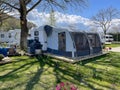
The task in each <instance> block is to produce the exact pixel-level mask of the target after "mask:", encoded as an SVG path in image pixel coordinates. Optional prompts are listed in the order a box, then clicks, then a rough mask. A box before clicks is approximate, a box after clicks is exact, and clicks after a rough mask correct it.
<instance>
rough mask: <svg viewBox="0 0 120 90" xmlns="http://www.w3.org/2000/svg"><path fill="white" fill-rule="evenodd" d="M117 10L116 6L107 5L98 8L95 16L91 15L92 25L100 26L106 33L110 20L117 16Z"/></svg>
mask: <svg viewBox="0 0 120 90" xmlns="http://www.w3.org/2000/svg"><path fill="white" fill-rule="evenodd" d="M118 15H119V11H118V10H117V9H116V8H113V7H109V8H107V9H102V10H100V11H99V12H98V13H97V14H96V15H95V16H93V17H92V20H93V23H94V25H96V26H97V27H101V28H102V29H103V31H104V34H105V35H106V32H107V31H108V30H109V28H110V27H111V24H112V23H111V22H112V20H113V19H114V18H116V17H118Z"/></svg>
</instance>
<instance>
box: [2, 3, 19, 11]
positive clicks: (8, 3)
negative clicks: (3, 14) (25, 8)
mask: <svg viewBox="0 0 120 90" xmlns="http://www.w3.org/2000/svg"><path fill="white" fill-rule="evenodd" d="M1 2H2V3H4V4H6V5H8V6H10V7H12V8H14V9H16V10H18V11H19V10H20V9H19V8H17V7H15V6H13V5H11V4H9V3H7V2H4V1H1Z"/></svg>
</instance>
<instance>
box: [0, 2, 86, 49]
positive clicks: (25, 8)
mask: <svg viewBox="0 0 120 90" xmlns="http://www.w3.org/2000/svg"><path fill="white" fill-rule="evenodd" d="M1 1H2V3H4V4H5V5H8V6H10V7H12V8H14V9H16V10H18V12H19V13H20V25H21V40H20V47H21V49H22V50H25V49H26V48H27V36H28V27H27V19H26V18H27V14H28V13H29V12H30V11H31V10H33V9H34V8H35V7H36V6H37V5H38V4H39V5H40V8H41V9H48V10H50V9H51V8H52V9H53V8H56V9H57V8H65V7H66V6H67V5H74V6H76V5H78V4H79V6H84V5H85V1H86V0H1Z"/></svg>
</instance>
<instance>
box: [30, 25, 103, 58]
mask: <svg viewBox="0 0 120 90" xmlns="http://www.w3.org/2000/svg"><path fill="white" fill-rule="evenodd" d="M29 34H30V35H29V40H34V39H38V40H39V42H41V44H42V45H43V48H42V50H43V51H45V52H47V53H50V54H53V55H58V56H65V57H71V58H77V57H82V56H89V55H94V54H101V53H102V48H101V41H100V38H99V35H98V34H97V33H86V32H84V31H80V30H76V29H75V30H73V29H69V28H56V27H51V26H48V25H46V26H41V27H39V28H37V29H33V30H31V31H30V32H29Z"/></svg>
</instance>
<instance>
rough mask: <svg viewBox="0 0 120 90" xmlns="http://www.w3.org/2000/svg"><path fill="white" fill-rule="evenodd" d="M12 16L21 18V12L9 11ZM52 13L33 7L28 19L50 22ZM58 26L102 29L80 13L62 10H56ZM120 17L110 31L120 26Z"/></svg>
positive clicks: (39, 23)
mask: <svg viewBox="0 0 120 90" xmlns="http://www.w3.org/2000/svg"><path fill="white" fill-rule="evenodd" d="M9 14H10V15H12V16H15V17H17V18H19V13H18V12H17V11H14V12H11V13H9ZM49 16H50V14H49V13H45V12H42V13H41V12H38V10H37V9H33V10H32V11H31V12H30V13H29V14H28V15H27V19H28V21H30V22H33V23H34V24H36V25H37V26H41V25H45V24H48V18H49ZM55 18H56V26H57V27H72V28H79V29H81V30H86V29H87V30H92V31H101V30H102V29H101V28H100V27H95V26H94V24H93V22H92V21H91V20H90V19H88V18H84V17H81V16H78V15H69V14H64V13H60V12H55ZM119 25H120V19H113V20H112V26H111V28H110V31H114V30H113V28H112V27H119Z"/></svg>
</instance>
